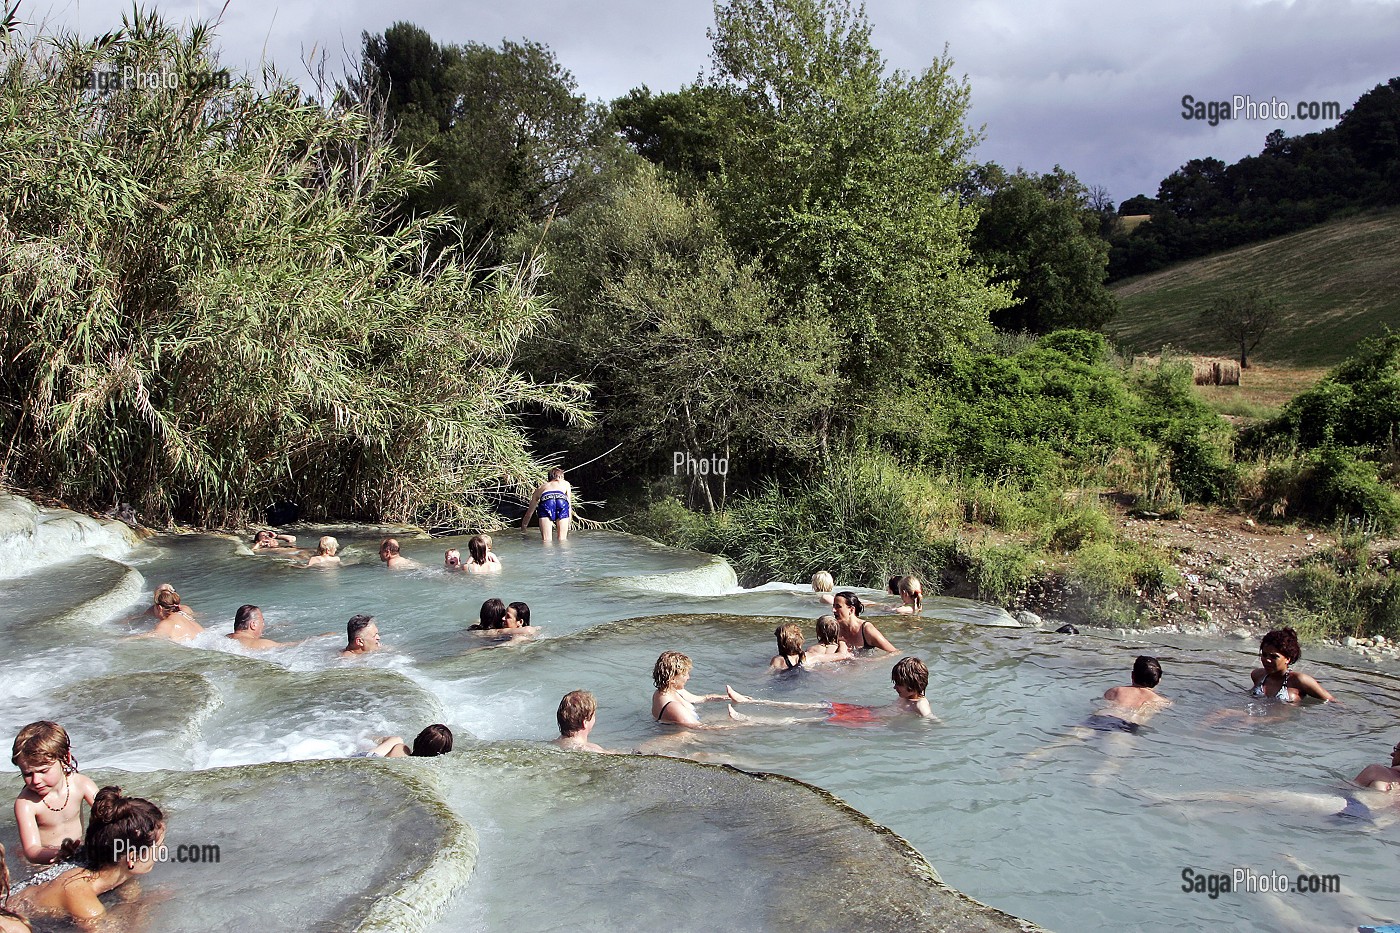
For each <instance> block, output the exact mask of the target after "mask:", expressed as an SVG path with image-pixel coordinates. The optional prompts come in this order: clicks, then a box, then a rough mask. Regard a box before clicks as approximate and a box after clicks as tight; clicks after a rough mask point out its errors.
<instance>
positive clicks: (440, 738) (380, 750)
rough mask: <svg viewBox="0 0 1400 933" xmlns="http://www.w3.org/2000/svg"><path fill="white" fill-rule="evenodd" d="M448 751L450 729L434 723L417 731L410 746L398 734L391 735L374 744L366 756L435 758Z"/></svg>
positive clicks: (449, 748)
mask: <svg viewBox="0 0 1400 933" xmlns="http://www.w3.org/2000/svg"><path fill="white" fill-rule="evenodd" d="M450 751H452V730H451V729H449V728H447V727H446V726H444V725H443V724H442V723H434V724H433V725H431V726H428V727H427V728H426V729H424V730H423V731H422V732H420V733H418V736H417V738H415V739H414V740H413V747H412V748H409V747H408V745H406V744H405V743H404V740H403V739H402V738H400V737H399V736H397V735H391V736H389V737H388V738H386V739H384V741H382V742H380V743H379V744H378V745H376V746H375V747H374V750H373V751H371V752H370V753H369V756H368V757H371V758H435V757H437V756H438V755H446V754H447V753H448V752H450Z"/></svg>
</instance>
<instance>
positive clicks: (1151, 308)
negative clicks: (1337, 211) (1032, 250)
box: [1107, 209, 1400, 366]
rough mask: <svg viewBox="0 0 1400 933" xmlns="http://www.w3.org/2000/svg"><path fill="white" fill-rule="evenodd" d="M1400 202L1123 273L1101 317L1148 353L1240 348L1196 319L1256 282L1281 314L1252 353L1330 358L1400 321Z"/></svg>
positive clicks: (1303, 360) (1303, 362)
mask: <svg viewBox="0 0 1400 933" xmlns="http://www.w3.org/2000/svg"><path fill="white" fill-rule="evenodd" d="M1397 282H1400V209H1396V210H1387V211H1378V212H1374V213H1368V214H1364V215H1361V216H1357V217H1348V218H1345V219H1342V220H1334V221H1331V222H1329V223H1325V224H1320V225H1318V226H1316V227H1312V228H1309V229H1307V230H1301V231H1299V232H1297V233H1292V234H1289V235H1288V236H1283V237H1279V238H1278V239H1276V240H1269V241H1267V242H1264V243H1255V244H1252V245H1249V246H1241V247H1239V248H1237V249H1232V250H1230V251H1229V252H1225V253H1218V254H1216V255H1214V256H1207V257H1205V258H1203V259H1195V260H1192V261H1191V262H1186V263H1182V264H1181V265H1178V266H1173V267H1172V268H1170V269H1165V270H1163V271H1161V272H1154V273H1152V274H1151V275H1142V276H1137V277H1135V278H1131V279H1124V280H1123V281H1122V282H1119V283H1118V284H1117V285H1116V286H1114V289H1113V291H1114V293H1115V294H1116V295H1117V296H1118V298H1119V300H1120V301H1121V302H1122V311H1121V312H1120V313H1119V315H1118V317H1117V319H1116V320H1114V321H1112V322H1110V324H1109V325H1108V327H1107V330H1108V333H1109V336H1111V337H1112V338H1113V339H1114V340H1115V341H1117V342H1118V343H1119V344H1121V345H1122V346H1123V347H1125V348H1127V349H1131V350H1136V351H1138V352H1146V353H1155V352H1156V351H1157V350H1160V349H1161V347H1162V345H1163V344H1167V343H1170V344H1171V345H1172V346H1174V347H1176V348H1178V349H1180V350H1184V351H1186V352H1190V353H1200V354H1212V355H1219V356H1230V355H1232V354H1233V353H1235V352H1237V351H1235V350H1234V349H1233V348H1232V347H1230V346H1229V345H1228V344H1227V343H1225V342H1224V341H1222V340H1221V339H1220V338H1218V337H1216V336H1213V335H1211V334H1209V333H1208V332H1207V331H1206V329H1205V328H1204V327H1202V326H1201V325H1200V323H1199V321H1198V320H1197V317H1198V315H1199V314H1200V311H1201V309H1202V308H1205V307H1207V306H1209V305H1210V302H1211V300H1212V299H1213V298H1214V297H1215V295H1217V294H1218V293H1219V292H1221V291H1223V290H1227V289H1231V288H1238V287H1246V288H1247V287H1250V286H1258V287H1259V288H1261V289H1263V290H1264V292H1265V294H1267V295H1271V296H1273V297H1275V298H1277V299H1278V300H1279V303H1280V304H1281V305H1282V307H1283V312H1284V320H1283V322H1282V323H1281V324H1280V325H1279V328H1278V331H1277V332H1276V333H1275V334H1274V335H1273V336H1270V337H1266V338H1265V339H1264V342H1263V343H1261V344H1260V345H1259V347H1258V349H1257V350H1255V351H1254V354H1253V358H1257V359H1258V360H1259V361H1261V362H1265V361H1269V362H1275V363H1283V364H1291V365H1294V366H1330V365H1332V364H1334V363H1337V362H1340V361H1341V360H1342V359H1344V358H1345V357H1347V356H1348V355H1349V354H1350V353H1351V351H1352V348H1353V347H1355V345H1356V342H1357V341H1358V340H1360V339H1361V338H1363V337H1368V336H1371V335H1373V334H1378V333H1381V331H1382V327H1383V325H1386V324H1389V325H1390V326H1391V327H1392V328H1394V329H1397V330H1400V288H1397Z"/></svg>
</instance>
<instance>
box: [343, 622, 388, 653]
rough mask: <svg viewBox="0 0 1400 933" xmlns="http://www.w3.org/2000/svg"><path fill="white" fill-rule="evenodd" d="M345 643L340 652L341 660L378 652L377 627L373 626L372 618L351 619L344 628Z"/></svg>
mask: <svg viewBox="0 0 1400 933" xmlns="http://www.w3.org/2000/svg"><path fill="white" fill-rule="evenodd" d="M345 642H346V644H345V647H344V648H342V649H341V651H340V656H341V657H342V658H349V657H354V656H355V655H360V654H369V653H370V652H371V651H378V650H379V626H378V625H376V624H375V621H374V616H366V615H359V616H355V617H354V618H352V619H351V620H350V621H349V622H348V623H347V624H346V626H345Z"/></svg>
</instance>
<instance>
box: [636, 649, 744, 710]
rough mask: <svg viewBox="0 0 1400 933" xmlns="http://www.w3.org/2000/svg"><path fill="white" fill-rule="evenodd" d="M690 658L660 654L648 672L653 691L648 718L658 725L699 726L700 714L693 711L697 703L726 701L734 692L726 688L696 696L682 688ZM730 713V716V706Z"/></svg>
mask: <svg viewBox="0 0 1400 933" xmlns="http://www.w3.org/2000/svg"><path fill="white" fill-rule="evenodd" d="M690 668H691V663H690V658H688V657H686V656H685V655H683V654H681V653H680V652H679V651H663V652H661V656H660V657H658V658H657V659H656V664H655V665H654V666H653V667H652V669H651V682H652V683H653V684H655V685H656V692H655V693H653V694H652V695H651V717H652V718H653V719H655V720H656V721H657V722H665V723H671V724H672V725H676V726H699V725H700V715H699V714H698V713H696V712H695V704H697V703H713V702H715V701H720V702H727V701H729V700H730V699H731V697H732V696H734V695H736V694H734V691H733V690H731V689H729V688H728V687H726V688H725V691H726V692H724V693H707V694H704V695H698V694H694V693H691V692H690V691H689V690H687V689H685V685H686V683H687V682H689V680H690ZM729 712H730V713H731V714H733V712H734V709H733V707H731V708H730V710H729Z"/></svg>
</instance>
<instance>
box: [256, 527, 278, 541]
mask: <svg viewBox="0 0 1400 933" xmlns="http://www.w3.org/2000/svg"><path fill="white" fill-rule="evenodd" d="M276 540H277V532H275V531H270V530H268V529H266V528H264V529H263V530H262V531H259V532H255V533H254V534H253V543H254V544H260V543H261V542H263V541H276Z"/></svg>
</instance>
